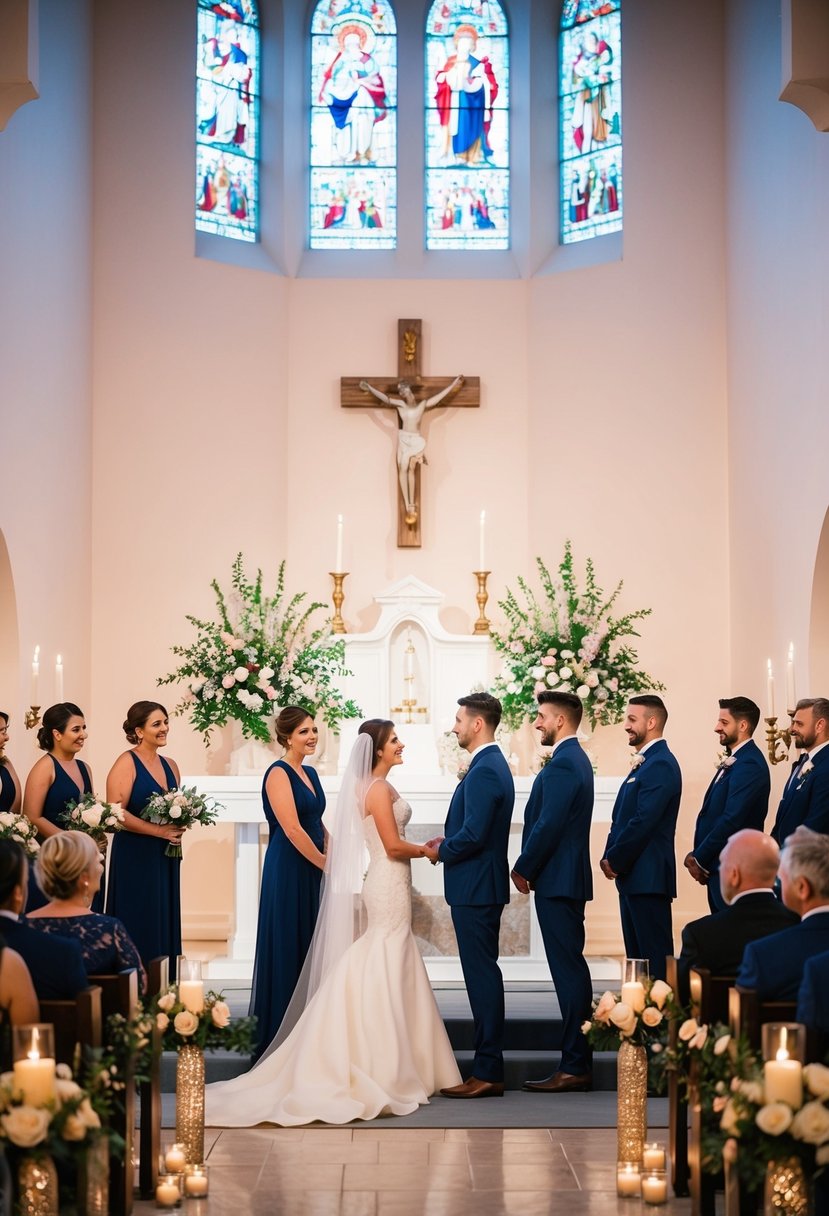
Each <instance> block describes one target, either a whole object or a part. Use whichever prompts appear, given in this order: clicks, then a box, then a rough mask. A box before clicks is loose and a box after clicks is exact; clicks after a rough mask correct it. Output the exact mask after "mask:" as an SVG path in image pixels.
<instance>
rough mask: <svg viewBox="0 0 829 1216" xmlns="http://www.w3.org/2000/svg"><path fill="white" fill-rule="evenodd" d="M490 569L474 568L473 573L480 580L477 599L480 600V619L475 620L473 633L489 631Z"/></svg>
mask: <svg viewBox="0 0 829 1216" xmlns="http://www.w3.org/2000/svg"><path fill="white" fill-rule="evenodd" d="M490 573H491V572H490V571H489V570H474V571H473V574H474V575H475V578H476V579H477V580H478V594H477V595H476V596H475V599H476V600H477V601H478V619H477V621H476V622H475V628H474V629H473V630H472V632H473V633H489V621H488V620H487V616H486V612H485V609H486V602H487V600H488V599H489V593H488V592H487V589H486V580H487V579H488V578H489V576H490Z"/></svg>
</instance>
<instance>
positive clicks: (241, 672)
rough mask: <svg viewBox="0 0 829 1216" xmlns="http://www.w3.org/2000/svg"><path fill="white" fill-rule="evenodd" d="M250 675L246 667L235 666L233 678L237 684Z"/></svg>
mask: <svg viewBox="0 0 829 1216" xmlns="http://www.w3.org/2000/svg"><path fill="white" fill-rule="evenodd" d="M249 675H250V672H249V671H248V669H247V667H237V668H236V670H235V671H234V673H233V678H234V680H235V681H236V683H237V684H243V683H244V682H245V680H246V679H247V678H248V676H249Z"/></svg>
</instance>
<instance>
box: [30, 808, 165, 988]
mask: <svg viewBox="0 0 829 1216" xmlns="http://www.w3.org/2000/svg"><path fill="white" fill-rule="evenodd" d="M35 871H36V874H37V881H38V883H39V885H40V888H41V890H42V891H43V893H44V895H46V896H47V898H48V899H49V903H47V904H46V906H45V907H43V908H37V909H36V910H35V911H34V912H31V913H30V914H29V915H28V916H27V918H26V919H27V923H28V924H30V925H32V927H33V928H35V929H40V930H42V931H43V932H44V933H55V934H58V935H59V936H61V937H73V938H76V939H77V941H78V942H79V943H80V947H81V954H82V955H83V961H84V967H85V968H86V972H87V975H97V974H103V973H106V972H112V971H124V970H125V969H126V968H128V967H135V968H136V969H137V971H138V975H139V985H140V988H141V991H142V992H143V991H144V990H145V987H146V977H145V975H144V968H143V967H142V966H141V958H140V956H139V954H138V951H137V950H136V948H135V945H134V944H133V942H132V939H131V938H130V935H129V934H128V933H127V931H126V929H125V928H124V926H123V924H122V923H121V921H120V920H117V919H116V918H115V917H114V916H102V915H101V913H99V912H93V911H92V909H91V908H90V904H91V903H92V900H93V899H94V897H95V892H96V891H97V890H98V888H99V886H100V885H101V874H102V872H103V863H102V861H101V854H100V853H99V852H98V846H97V845H96V844H95V841H94V840H93V839H92V837H91V836H87V835H86V833H85V832H60V833H59V834H58V835H57V836H50V837H49V838H48V840H45V841H44V842H43V844H42V845H41V848H40V852H39V853H38V855H37V860H36V861H35Z"/></svg>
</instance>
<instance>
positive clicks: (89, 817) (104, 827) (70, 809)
mask: <svg viewBox="0 0 829 1216" xmlns="http://www.w3.org/2000/svg"><path fill="white" fill-rule="evenodd" d="M61 821H62V822H63V825H64V827H67V828H69V829H70V831H73V832H85V833H86V835H87V836H92V837H94V839H95V840H96V841H97V843H98V844H101V843H102V841H103V837H104V834H105V833H106V832H117V831H119V830H120V829H121V828H122V827H123V826H124V811H123V808H122V807H120V806H119V805H118V804H117V803H116V804H115V805H114V806H113V804H112V803H111V802H104V800H103V798H101V796H100V795H99V794H93V793H89V794H84V796H83V797H82V798H80V799H79V800H78V801H77V802H67V804H66V810H65V812H64V813H63V815H62V816H61Z"/></svg>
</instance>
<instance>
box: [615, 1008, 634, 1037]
mask: <svg viewBox="0 0 829 1216" xmlns="http://www.w3.org/2000/svg"><path fill="white" fill-rule="evenodd" d="M610 1020H611V1022H612V1023H613V1025H614V1026H615V1027H616V1029H617V1030H618V1031H619V1034H620V1035H622V1036H623V1037H624V1038H628V1037H629V1036H630V1035H632V1034H633V1032H634V1030H635V1029H636V1014H635V1013H634V1012H633V1010H632V1009H631V1007H630V1005H626V1004H625V1003H624V1001H619V1003H618V1005H614V1007H613V1009H611V1011H610Z"/></svg>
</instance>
